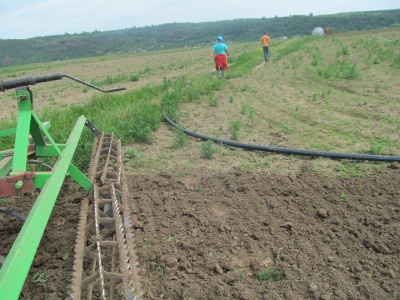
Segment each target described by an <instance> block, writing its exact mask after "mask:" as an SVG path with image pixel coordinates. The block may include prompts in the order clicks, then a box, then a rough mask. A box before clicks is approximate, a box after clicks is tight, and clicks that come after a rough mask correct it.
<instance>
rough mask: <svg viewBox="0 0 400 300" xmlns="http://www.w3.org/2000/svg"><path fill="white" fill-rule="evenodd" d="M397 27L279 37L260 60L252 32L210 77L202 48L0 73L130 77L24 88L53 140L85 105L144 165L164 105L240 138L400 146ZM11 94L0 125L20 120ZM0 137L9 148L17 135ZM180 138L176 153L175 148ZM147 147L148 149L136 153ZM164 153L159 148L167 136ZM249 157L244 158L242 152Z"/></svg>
mask: <svg viewBox="0 0 400 300" xmlns="http://www.w3.org/2000/svg"><path fill="white" fill-rule="evenodd" d="M399 35H400V34H399V32H398V30H394V29H387V30H382V31H367V32H355V33H349V34H341V35H334V36H325V37H322V38H321V37H320V38H316V37H305V38H298V39H288V40H279V41H274V42H273V43H272V46H271V53H272V59H271V61H270V62H269V63H267V64H265V63H264V62H263V60H262V50H261V48H260V47H259V43H258V42H255V43H250V44H231V45H229V48H230V50H231V57H230V58H229V63H230V70H229V71H227V72H226V78H225V80H218V78H217V77H216V72H215V71H214V69H213V64H212V62H211V61H208V60H207V57H208V53H209V49H208V48H196V49H189V48H187V49H179V50H175V51H165V52H144V53H141V54H120V55H110V56H106V57H97V58H85V59H80V60H70V61H58V62H54V63H46V64H33V65H26V66H18V67H14V68H5V69H2V70H0V77H1V78H2V79H10V78H17V77H23V76H30V75H40V74H48V73H62V74H69V75H72V76H74V77H78V78H80V79H82V80H84V81H87V82H90V83H91V84H95V85H98V86H101V87H104V88H111V87H116V86H124V87H126V88H127V89H126V91H124V92H118V93H113V94H101V93H99V92H98V91H95V90H92V89H90V88H88V87H86V86H83V85H81V84H79V83H77V82H74V81H71V80H69V79H63V80H62V81H58V82H52V83H45V84H40V85H36V86H31V90H33V93H34V103H35V109H36V111H37V112H38V113H39V115H40V116H41V118H42V120H50V121H51V122H52V130H51V132H52V134H53V135H54V136H55V138H56V140H58V141H60V142H63V141H65V140H66V139H67V137H68V135H69V132H70V130H71V128H72V126H73V124H74V122H75V120H76V119H77V118H78V116H79V115H81V114H84V115H85V116H86V117H87V118H89V119H90V120H91V121H92V122H94V123H95V124H96V125H97V126H98V127H99V128H100V129H101V130H103V131H106V132H115V133H116V134H117V135H118V136H119V137H120V138H121V139H122V141H123V144H124V145H126V146H127V149H128V150H129V151H130V152H132V153H134V154H135V155H139V156H140V162H141V165H142V166H145V167H146V168H145V169H148V168H150V169H151V168H152V165H158V163H157V158H156V156H157V155H160V153H159V152H160V150H161V149H158V148H157V147H156V144H155V140H154V136H155V135H157V133H156V132H157V130H158V129H159V127H160V125H161V124H162V121H163V118H162V109H165V110H166V112H167V114H168V115H169V116H170V117H171V118H172V119H173V120H174V121H179V122H181V124H182V126H183V127H185V128H187V129H190V130H194V131H198V132H200V133H203V134H205V135H211V136H214V137H224V138H226V139H233V140H237V141H240V142H243V143H250V144H258V145H267V146H277V147H286V148H294V149H307V150H315V151H332V152H344V153H359V154H376V155H400V151H399V148H400V147H399V146H400V139H399V126H400V125H399V111H400V96H399V95H400V85H399V70H400V56H399V55H400V54H399V43H400V42H399ZM188 83H189V84H188ZM13 94H14V92H13V91H6V92H5V93H1V94H0V101H1V104H2V107H3V109H2V111H1V117H2V119H1V120H2V121H1V124H0V128H1V129H4V128H9V127H11V126H13V125H14V124H15V120H16V113H17V112H16V101H15V100H14V98H13V97H14V96H13ZM181 139H182V137H181ZM135 143H137V144H135ZM171 143H176V142H173V141H172V142H171ZM181 143H182V145H186V143H185V142H181ZM90 144H91V137H90V135H89V134H88V133H87V134H85V136H84V138H83V142H82V145H83V146H82V147H81V148H80V149H83V152H84V153H89V152H88V148H89V147H90ZM178 144H179V143H178ZM1 145H2V148H4V147H6V146H8V147H9V146H10V145H12V141H11V140H5V141H2V144H1ZM128 145H130V146H128ZM149 145H153V147H150V149H154V150H155V152H154V153H155V154H151V152H152V151H149V147H148V146H149ZM160 146H161V147H163V148H165V147H166V145H160ZM177 147H178V146H176V145H175V146H174V147H172V148H175V149H173V151H171V153H177V149H176V148H177ZM130 148H133V150H132V149H130ZM178 148H184V147H180V146H179V147H178ZM144 149H146V152H147V153H148V156H149V157H147V158H146V156H145V155H141V152H143V151H142V150H144ZM179 151H184V149H183V150H179ZM221 151H222V152H221ZM224 151H228V152H229V153H230V155H232V153H231V152H232V151H231V150H226V149H225V148H224V147H222V149H221V148H220V149H219V152H218V153H219V155H222V156H223V155H224V154H223V152H224ZM161 152H162V153H163V154H162V156H163V157H164V156H165V155H166V154H165V153H168V147H167V148H166V149H164V150H162V151H161ZM157 153H158V154H157ZM218 153H217V154H218ZM242 154H243V153H241V154H240V155H242ZM135 155H134V156H135ZM171 155H174V154H171ZM244 155H245V156H246V154H244ZM252 155H253V154H252ZM77 156H78V157H79V158H78V160H79V161H80V162H79V163H78V164H82V166H85V164H86V163H87V161H88V158H87V156H88V155H87V154H86V155H84V154H82V153H78V155H77ZM131 156H132V155H131ZM261 156H262V157H263V158H265V156H266V155H264V154H261ZM136 161H137V159H136ZM171 161H172V162H173V161H174V159H172V160H171ZM248 161H249V160H248V159H247V158H246V157H244V161H243V163H244V164H248ZM135 164H136V163H135V162H133V165H135ZM172 165H173V163H172ZM359 166H360V164H357V168H358V167H359ZM351 172H353V171H351ZM356 173H357V172H356Z"/></svg>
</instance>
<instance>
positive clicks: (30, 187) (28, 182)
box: [0, 172, 36, 197]
mask: <svg viewBox="0 0 400 300" xmlns="http://www.w3.org/2000/svg"><path fill="white" fill-rule="evenodd" d="M35 177H36V173H35V172H25V173H24V174H22V175H17V176H7V177H5V178H1V179H0V197H10V196H15V195H19V194H22V193H28V192H33V191H35V185H34V184H33V180H32V178H35ZM19 180H22V181H23V182H24V184H23V185H22V188H20V189H17V188H15V184H16V183H17V181H19Z"/></svg>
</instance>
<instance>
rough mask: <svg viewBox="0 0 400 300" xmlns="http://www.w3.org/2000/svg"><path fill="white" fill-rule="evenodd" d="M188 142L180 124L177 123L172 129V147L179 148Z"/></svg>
mask: <svg viewBox="0 0 400 300" xmlns="http://www.w3.org/2000/svg"><path fill="white" fill-rule="evenodd" d="M187 142H188V139H187V136H186V134H185V132H184V131H183V128H182V126H180V125H178V126H177V127H176V128H175V130H174V142H173V145H172V148H173V149H179V148H182V147H183V146H185V145H186V144H187Z"/></svg>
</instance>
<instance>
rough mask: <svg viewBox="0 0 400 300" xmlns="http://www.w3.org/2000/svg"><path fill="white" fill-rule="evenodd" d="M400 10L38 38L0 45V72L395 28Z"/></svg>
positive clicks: (171, 24) (180, 24)
mask: <svg viewBox="0 0 400 300" xmlns="http://www.w3.org/2000/svg"><path fill="white" fill-rule="evenodd" d="M399 20H400V9H394V10H382V11H369V12H352V13H339V14H332V15H320V16H314V15H313V14H312V13H310V14H309V15H291V16H288V17H278V16H275V17H274V18H259V19H235V20H223V21H216V22H203V23H169V24H163V25H152V26H146V27H132V28H127V29H121V30H112V31H94V32H90V33H89V32H83V33H79V34H68V33H65V34H63V35H54V36H42V37H35V38H30V39H21V40H13V39H0V67H9V66H16V65H23V64H29V63H38V62H48V61H56V60H66V59H74V58H83V57H92V56H101V55H106V54H112V53H128V52H140V51H152V50H162V49H173V48H181V47H196V46H201V45H208V44H211V43H213V42H214V41H215V38H216V36H217V35H223V36H224V38H225V40H226V42H228V43H230V42H249V41H256V40H259V38H260V36H261V35H262V34H263V32H264V31H267V32H268V33H269V35H270V36H271V37H272V38H273V39H274V38H280V37H288V38H290V37H295V36H305V35H311V32H312V30H313V29H314V28H315V27H322V28H326V27H329V28H331V29H332V30H333V32H334V33H335V32H347V31H357V30H368V29H379V28H384V27H390V26H399V23H398V22H399Z"/></svg>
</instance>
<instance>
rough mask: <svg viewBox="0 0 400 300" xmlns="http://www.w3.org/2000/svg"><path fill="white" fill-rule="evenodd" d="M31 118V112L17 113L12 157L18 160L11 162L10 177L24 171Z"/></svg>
mask: <svg viewBox="0 0 400 300" xmlns="http://www.w3.org/2000/svg"><path fill="white" fill-rule="evenodd" d="M31 116H32V111H31V110H22V111H20V112H19V115H18V125H17V132H16V136H15V144H14V157H18V159H14V161H13V166H12V172H11V175H19V174H20V173H24V172H25V171H26V161H27V149H28V145H29V127H30V122H31Z"/></svg>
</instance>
